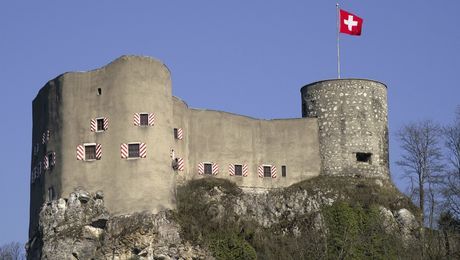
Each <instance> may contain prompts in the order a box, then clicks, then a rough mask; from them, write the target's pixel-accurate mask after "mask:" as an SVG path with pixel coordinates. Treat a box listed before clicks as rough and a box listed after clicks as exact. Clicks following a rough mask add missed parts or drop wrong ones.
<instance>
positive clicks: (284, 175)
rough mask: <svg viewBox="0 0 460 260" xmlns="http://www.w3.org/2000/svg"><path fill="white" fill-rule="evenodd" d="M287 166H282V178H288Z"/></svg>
mask: <svg viewBox="0 0 460 260" xmlns="http://www.w3.org/2000/svg"><path fill="white" fill-rule="evenodd" d="M286 172H287V171H286V165H282V166H281V177H286Z"/></svg>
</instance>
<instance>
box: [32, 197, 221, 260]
mask: <svg viewBox="0 0 460 260" xmlns="http://www.w3.org/2000/svg"><path fill="white" fill-rule="evenodd" d="M101 194H102V193H101V192H97V193H96V194H90V193H89V192H87V191H85V190H82V189H77V190H76V191H75V192H73V193H71V194H70V196H69V198H68V199H62V198H60V199H58V200H54V201H52V202H50V203H47V204H45V205H44V206H43V208H42V210H41V211H40V220H39V232H38V234H37V236H35V237H33V238H32V239H31V240H30V241H29V244H28V259H50V260H51V259H56V260H62V259H120V260H121V259H212V256H211V255H210V254H209V253H208V252H207V251H205V250H203V249H201V248H200V247H198V246H192V245H191V244H190V243H188V242H185V241H183V240H182V239H181V237H180V235H179V231H180V227H179V225H178V224H177V223H176V222H175V221H174V218H173V217H172V215H171V212H170V211H162V212H160V213H158V214H151V213H135V214H132V215H121V216H110V215H109V212H108V211H107V210H106V208H105V207H104V201H103V200H102V198H101Z"/></svg>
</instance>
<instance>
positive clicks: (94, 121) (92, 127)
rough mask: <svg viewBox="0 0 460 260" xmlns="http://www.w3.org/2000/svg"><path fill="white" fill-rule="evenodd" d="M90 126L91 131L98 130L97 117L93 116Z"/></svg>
mask: <svg viewBox="0 0 460 260" xmlns="http://www.w3.org/2000/svg"><path fill="white" fill-rule="evenodd" d="M89 128H90V130H91V132H96V128H97V125H96V119H95V118H91V122H90V127H89Z"/></svg>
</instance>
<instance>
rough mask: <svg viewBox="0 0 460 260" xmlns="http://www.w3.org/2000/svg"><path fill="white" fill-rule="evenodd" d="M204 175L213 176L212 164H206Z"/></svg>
mask: <svg viewBox="0 0 460 260" xmlns="http://www.w3.org/2000/svg"><path fill="white" fill-rule="evenodd" d="M204 174H208V175H212V164H210V163H205V164H204Z"/></svg>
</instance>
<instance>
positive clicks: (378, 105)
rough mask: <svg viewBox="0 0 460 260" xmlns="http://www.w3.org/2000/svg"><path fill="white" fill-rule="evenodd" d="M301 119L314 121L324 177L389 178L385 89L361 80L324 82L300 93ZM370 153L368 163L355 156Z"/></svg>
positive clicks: (381, 85)
mask: <svg viewBox="0 0 460 260" xmlns="http://www.w3.org/2000/svg"><path fill="white" fill-rule="evenodd" d="M301 94H302V115H303V116H304V117H310V118H311V117H317V118H318V124H319V133H320V151H321V160H322V163H323V173H324V174H327V175H333V174H334V175H348V176H355V175H362V176H367V177H382V178H389V172H388V169H389V168H388V123H387V88H386V86H385V85H384V84H382V83H379V82H376V81H371V80H363V79H343V80H326V81H320V82H316V83H312V84H309V85H306V86H304V87H303V88H302V89H301ZM359 152H362V153H372V157H371V161H370V163H367V162H358V161H357V158H356V153H359Z"/></svg>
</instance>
